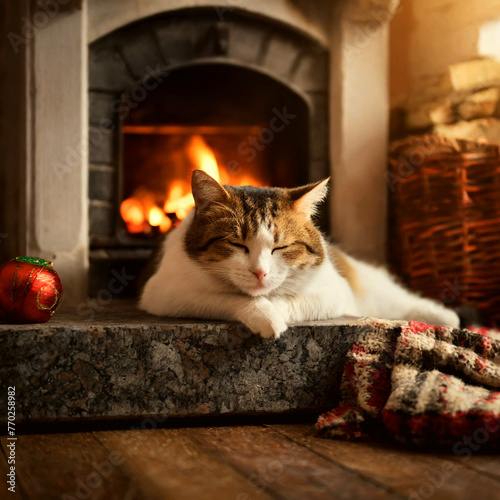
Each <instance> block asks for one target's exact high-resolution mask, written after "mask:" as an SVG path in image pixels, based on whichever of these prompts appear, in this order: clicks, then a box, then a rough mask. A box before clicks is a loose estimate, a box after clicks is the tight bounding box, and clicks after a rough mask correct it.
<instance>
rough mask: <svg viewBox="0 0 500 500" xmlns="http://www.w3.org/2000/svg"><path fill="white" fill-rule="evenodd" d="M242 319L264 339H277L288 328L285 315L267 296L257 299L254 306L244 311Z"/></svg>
mask: <svg viewBox="0 0 500 500" xmlns="http://www.w3.org/2000/svg"><path fill="white" fill-rule="evenodd" d="M241 321H242V322H243V323H244V324H245V325H246V326H247V327H248V328H250V330H252V332H253V333H256V334H258V335H260V336H261V337H262V338H264V339H268V338H276V339H277V338H279V336H280V335H281V334H282V333H283V332H285V331H286V330H287V328H288V327H287V324H286V322H285V320H284V318H283V316H282V315H281V314H280V313H279V312H278V310H277V309H276V307H274V306H273V305H272V304H271V302H269V300H267V299H265V298H262V299H257V300H255V301H254V303H253V304H252V307H249V308H248V309H247V310H246V311H244V312H243V316H242V318H241Z"/></svg>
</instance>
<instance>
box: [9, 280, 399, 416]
mask: <svg viewBox="0 0 500 500" xmlns="http://www.w3.org/2000/svg"><path fill="white" fill-rule="evenodd" d="M120 279H122V280H123V279H125V280H126V276H125V277H123V276H121V277H120V276H119V277H118V278H117V280H116V282H115V283H114V287H116V285H117V283H119V282H120ZM110 290H111V287H110ZM101 295H102V294H101ZM109 295H110V296H111V302H112V303H111V304H110V303H109ZM104 299H105V297H104V296H103V297H101V298H100V299H99V297H98V298H97V299H96V300H94V301H91V300H87V301H86V302H83V303H82V304H80V306H79V307H78V309H77V310H71V311H67V312H64V311H60V312H59V311H58V312H57V313H56V314H55V316H54V318H53V319H52V320H51V321H50V322H49V323H46V324H40V325H0V345H1V346H2V359H3V361H2V363H1V364H0V379H1V380H2V381H4V383H5V384H8V385H15V386H16V392H17V394H19V395H20V396H21V395H22V397H19V398H18V400H17V407H16V422H17V423H21V424H22V423H27V422H40V421H54V420H58V421H64V420H65V421H77V420H80V421H81V420H82V419H104V418H105V419H118V418H120V419H123V418H129V419H137V418H145V417H188V416H201V415H223V414H230V415H255V414H273V413H274V414H277V413H285V412H290V411H301V412H304V411H309V412H318V411H322V410H324V409H329V408H331V407H332V406H333V405H334V404H335V402H336V400H337V396H338V388H339V384H340V380H341V376H342V372H343V368H344V361H345V355H346V353H347V351H348V349H349V348H350V347H351V345H352V343H353V342H354V340H355V338H356V336H357V335H359V334H362V333H363V332H366V331H370V330H372V329H374V328H397V326H395V325H394V324H391V325H389V324H381V323H378V322H377V321H376V320H371V321H361V322H359V323H357V322H354V323H353V322H352V321H351V323H349V324H339V322H338V321H336V322H335V321H323V322H313V323H307V324H301V325H292V326H291V327H290V328H289V330H288V331H287V332H286V333H285V334H283V335H282V337H281V338H280V339H277V340H273V339H267V340H263V339H261V338H260V337H259V336H256V335H254V334H252V333H251V332H250V331H249V330H248V329H247V328H246V327H244V326H243V325H240V324H236V323H220V322H201V321H190V320H172V319H168V318H157V317H153V316H149V315H146V314H144V313H140V312H139V311H137V310H136V308H135V306H134V305H133V303H131V302H129V303H127V302H125V303H123V302H121V301H118V300H116V299H114V300H113V295H112V293H111V292H110V293H109V294H108V295H107V296H106V301H107V302H106V303H104V302H105V300H104ZM345 321H346V320H344V323H345ZM5 405H6V400H5V398H2V399H0V415H2V417H0V418H1V419H5V415H6V408H5Z"/></svg>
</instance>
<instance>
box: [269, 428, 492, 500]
mask: <svg viewBox="0 0 500 500" xmlns="http://www.w3.org/2000/svg"><path fill="white" fill-rule="evenodd" d="M269 428H270V429H272V430H274V431H276V432H277V433H280V434H282V435H283V436H286V437H288V438H289V439H292V440H293V441H295V442H297V443H300V444H302V445H303V446H306V447H307V448H309V449H310V450H313V451H314V452H315V453H317V454H319V455H321V456H322V457H325V458H327V459H328V460H331V461H332V462H333V463H335V464H339V465H341V466H343V467H347V468H349V469H351V470H353V471H356V472H358V473H359V474H362V475H363V476H364V477H367V478H372V479H374V480H377V481H380V482H381V483H383V484H385V485H386V486H387V487H388V488H392V489H394V490H396V491H398V492H399V493H400V494H402V495H404V496H406V497H410V498H414V499H416V498H430V497H432V498H433V500H438V499H443V500H444V499H447V500H451V499H453V500H460V499H463V500H467V499H470V498H481V499H492V500H493V499H498V498H499V487H500V484H499V482H498V481H496V480H494V479H492V478H490V477H487V476H485V475H484V474H480V473H478V472H477V471H475V470H471V469H469V468H468V467H466V466H465V465H464V463H460V462H459V461H457V457H455V456H454V455H452V454H450V455H443V454H436V453H433V452H422V451H417V450H415V449H411V448H403V447H402V446H397V445H390V444H387V445H386V444H378V443H366V442H345V441H341V440H332V439H323V438H320V437H318V436H317V435H316V433H315V431H314V428H313V426H312V425H271V426H269ZM485 458H486V457H485ZM471 462H472V460H471ZM497 463H498V462H497Z"/></svg>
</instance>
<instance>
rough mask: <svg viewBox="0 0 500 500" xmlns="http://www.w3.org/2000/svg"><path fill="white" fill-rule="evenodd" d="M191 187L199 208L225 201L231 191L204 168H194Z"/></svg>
mask: <svg viewBox="0 0 500 500" xmlns="http://www.w3.org/2000/svg"><path fill="white" fill-rule="evenodd" d="M191 189H192V192H193V198H194V203H195V206H196V209H197V210H200V211H202V210H205V208H207V207H208V206H209V205H210V204H211V203H216V202H218V203H225V202H227V201H228V200H229V193H228V192H227V191H226V190H225V189H224V188H223V187H222V186H221V185H220V184H219V183H218V182H217V181H216V180H215V179H214V178H213V177H210V175H208V174H207V173H205V172H203V170H194V171H193V176H192V177H191Z"/></svg>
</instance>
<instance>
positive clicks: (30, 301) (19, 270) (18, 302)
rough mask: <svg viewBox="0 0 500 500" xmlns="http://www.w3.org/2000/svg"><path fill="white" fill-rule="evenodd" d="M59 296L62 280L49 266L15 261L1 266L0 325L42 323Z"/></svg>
mask: <svg viewBox="0 0 500 500" xmlns="http://www.w3.org/2000/svg"><path fill="white" fill-rule="evenodd" d="M62 293H63V292H62V283H61V279H60V278H59V276H58V275H57V273H56V272H55V271H54V269H53V268H52V264H51V263H50V262H47V261H46V260H42V259H37V258H35V257H16V258H15V259H12V260H10V261H9V262H6V263H5V264H3V265H2V266H0V321H3V322H7V323H45V322H46V321H49V319H50V318H51V317H52V315H53V314H54V311H55V310H56V309H57V306H58V305H59V303H60V302H61V299H62Z"/></svg>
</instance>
